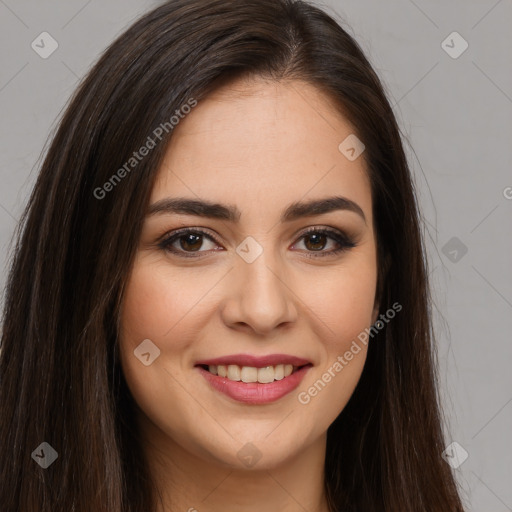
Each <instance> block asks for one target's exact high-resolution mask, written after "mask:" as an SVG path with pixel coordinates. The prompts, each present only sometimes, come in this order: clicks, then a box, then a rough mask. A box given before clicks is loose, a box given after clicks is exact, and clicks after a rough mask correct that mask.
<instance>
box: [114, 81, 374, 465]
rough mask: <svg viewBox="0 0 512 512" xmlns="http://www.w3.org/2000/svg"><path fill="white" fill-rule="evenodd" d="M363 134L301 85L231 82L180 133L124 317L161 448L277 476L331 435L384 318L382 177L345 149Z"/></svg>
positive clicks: (144, 418) (145, 423)
mask: <svg viewBox="0 0 512 512" xmlns="http://www.w3.org/2000/svg"><path fill="white" fill-rule="evenodd" d="M353 133H354V129H353V127H352V126H351V125H350V124H349V123H348V122H347V121H346V120H345V119H344V118H343V117H342V116H341V115H340V114H339V112H338V110H336V108H335V106H334V104H333V103H331V102H330V101H329V99H328V97H326V96H325V95H323V94H322V93H321V92H320V91H319V90H317V89H316V88H315V87H313V86H312V85H308V84H305V83H302V82H298V81H293V82H288V83H284V82H281V83H278V84H276V83H269V82H263V81H253V82H240V81H239V82H236V83H234V84H231V85H229V86H224V87H223V88H222V89H219V90H218V91H217V92H215V93H214V94H212V95H211V96H209V97H208V98H207V99H205V100H202V101H201V102H200V103H199V104H198V105H197V106H196V107H195V108H193V109H192V111H191V112H190V113H189V114H188V115H187V116H186V117H185V118H184V119H182V120H181V121H180V123H179V124H178V125H177V126H176V127H175V128H174V133H173V138H172V141H171V143H170V145H169V147H168V150H167V153H166V157H165V160H164V162H163V165H162V167H161V169H159V173H158V176H157V179H156V182H155V185H154V188H153V190H152V195H151V200H150V205H149V207H148V215H147V217H146V218H145V222H144V227H143V231H142V235H141V238H140V245H139V247H138V251H137V255H136V258H135V261H134V264H133V268H132V271H131V274H130V276H129V281H128V286H127V289H126V291H125V295H124V299H123V305H122V311H121V333H120V353H121V364H122V368H123V372H124V375H125V378H126V381H127V384H128V386H129V388H130V391H131V393H132V395H133V397H134V399H135V401H136V403H137V405H138V407H139V408H140V413H139V417H138V421H139V422H140V425H141V428H143V429H144V431H145V432H146V435H147V437H148V438H150V439H151V440H150V442H151V443H153V444H155V445H158V446H161V447H164V446H166V447H173V449H175V450H181V451H182V452H183V453H188V454H191V455H193V456H194V457H197V458H200V459H201V460H203V461H206V462H211V463H216V464H221V465H223V466H226V467H240V468H241V467H249V465H250V464H251V462H250V459H251V457H253V460H255V459H254V457H256V458H257V459H259V460H258V462H257V466H256V467H258V468H272V467H277V466H278V465H279V464H281V463H283V462H284V461H285V460H287V459H288V458H290V457H293V455H294V454H298V453H299V452H301V451H303V450H305V449H306V448H307V447H311V446H313V445H314V444H315V443H319V442H323V440H324V439H325V435H326V431H327V428H328V427H329V425H330V424H331V423H332V422H333V421H334V419H335V418H336V417H337V416H338V414H339V413H340V412H341V411H342V409H343V408H344V406H345V405H346V403H347V401H348V400H349V398H350V396H351V394H352V392H353V391H354V388H355V386H356V384H357V382H358V380H359V377H360V375H361V372H362V370H363V366H364V362H365V359H366V352H367V346H366V345H364V344H363V343H361V342H357V346H358V348H359V351H357V349H355V346H354V343H353V342H354V340H356V341H357V340H358V335H360V333H361V332H364V330H365V328H368V327H369V326H371V324H372V323H374V322H375V320H376V318H377V314H378V311H377V305H376V303H375V292H376V283H377V259H376V258H377V256H376V255H377V251H376V242H375V233H374V229H373V217H372V205H371V191H370V182H369V180H368V177H367V174H366V171H365V162H364V160H363V155H361V156H360V157H358V158H356V159H353V158H352V159H348V158H347V157H346V156H345V154H343V153H342V152H341V151H340V149H339V148H338V146H339V145H340V143H341V142H342V141H344V140H345V139H346V138H347V137H348V136H349V135H351V134H353ZM334 197H336V198H343V199H342V200H339V201H331V202H330V203H325V202H323V201H325V200H326V199H329V198H334ZM177 198H180V199H182V200H185V201H182V202H181V204H180V205H178V204H177V203H176V201H174V202H172V200H176V199H177ZM187 201H195V203H190V202H187ZM203 202H207V203H208V204H209V205H211V204H213V203H215V204H217V206H216V207H212V208H210V207H207V206H206V205H202V206H201V203H203ZM315 202H319V203H318V205H317V207H316V208H309V207H308V206H312V205H313V203H315ZM219 205H221V206H219ZM230 210H231V211H230ZM144 340H146V341H144ZM351 347H352V349H351ZM347 352H351V353H352V357H350V358H349V357H345V354H346V353H347ZM342 361H343V362H342ZM340 367H341V369H340ZM210 370H211V371H210ZM290 371H292V373H291V374H290V375H289V372H290ZM226 372H227V376H225V374H226ZM215 373H216V375H215ZM240 379H241V380H240ZM255 380H257V382H254V381H255ZM249 443H250V444H249Z"/></svg>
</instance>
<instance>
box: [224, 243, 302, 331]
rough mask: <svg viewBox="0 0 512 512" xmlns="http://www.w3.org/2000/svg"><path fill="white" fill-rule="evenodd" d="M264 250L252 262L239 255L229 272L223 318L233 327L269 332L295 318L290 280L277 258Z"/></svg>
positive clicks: (295, 309)
mask: <svg viewBox="0 0 512 512" xmlns="http://www.w3.org/2000/svg"><path fill="white" fill-rule="evenodd" d="M269 252H270V251H263V253H262V254H261V255H260V256H259V257H258V258H257V259H256V260H255V261H253V262H252V263H247V262H246V261H244V260H243V259H242V258H239V259H238V260H237V262H236V263H235V268H234V269H233V270H232V271H231V272H230V273H229V282H228V283H226V289H227V290H228V291H227V294H226V295H227V297H226V299H225V301H224V302H223V305H222V307H221V316H222V319H223V321H224V323H225V325H227V326H228V327H230V328H232V329H238V330H245V331H252V332H254V333H257V334H259V335H269V334H270V333H272V331H273V330H275V329H276V328H277V327H280V326H284V325H286V324H291V323H293V322H295V321H296V320H297V317H298V314H297V307H296V301H297V297H296V295H295V294H294V292H293V286H292V285H293V283H288V282H286V281H287V280H286V272H285V271H284V270H283V269H282V268H280V267H279V268H277V263H276V260H275V259H273V258H270V257H269V256H268V257H267V255H268V253H269Z"/></svg>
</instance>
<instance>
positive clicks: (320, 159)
mask: <svg viewBox="0 0 512 512" xmlns="http://www.w3.org/2000/svg"><path fill="white" fill-rule="evenodd" d="M351 134H354V128H353V126H352V125H351V124H350V123H349V122H348V121H347V120H346V119H345V118H344V117H343V116H342V114H341V113H340V111H339V109H337V108H336V105H335V104H334V102H332V101H331V99H330V98H329V97H328V96H326V95H325V94H324V93H322V92H321V91H320V90H319V89H317V88H315V87H314V86H312V85H311V84H307V83H305V82H302V81H287V82H269V81H263V80H253V81H241V80H240V81H237V82H234V83H231V84H229V85H227V86H224V87H222V88H220V89H218V90H217V91H215V92H214V93H213V94H211V95H210V96H208V97H207V98H205V99H203V100H201V101H200V102H198V104H197V106H196V107H194V108H193V109H192V111H191V112H190V113H189V114H187V115H186V116H184V118H183V119H181V120H180V122H179V124H178V125H177V126H176V127H175V128H174V130H173V134H172V138H171V141H170V143H169V146H168V148H167V152H166V155H165V158H164V161H163V164H162V167H161V168H160V170H159V172H158V176H157V180H156V182H155V187H154V189H153V193H152V198H151V200H152V202H154V201H157V200H159V199H162V198H164V197H168V196H189V197H196V198H197V197H199V198H205V199H206V198H207V199H210V200H215V201H219V202H226V201H227V202H229V203H231V204H237V205H238V206H239V209H240V210H241V211H242V212H243V210H244V209H247V208H249V206H252V207H253V208H254V207H258V206H259V207H260V208H265V209H267V210H268V209H269V208H272V207H276V206H279V205H282V204H284V203H286V204H288V203H291V202H293V201H297V200H299V199H301V198H304V199H307V198H318V197H323V196H326V195H331V196H332V195H334V194H337V195H343V196H346V197H348V198H350V199H351V200H354V201H356V202H357V203H358V204H360V206H361V207H362V208H363V209H364V210H365V213H367V216H369V217H370V216H371V192H370V185H369V180H368V177H367V173H366V165H365V161H364V158H363V157H362V156H360V157H359V158H357V159H356V160H354V161H350V160H349V159H347V158H346V157H345V156H344V154H342V153H341V152H340V150H339V145H340V143H341V142H342V141H343V140H344V139H346V138H347V137H348V136H350V135H351ZM242 216H243V214H242Z"/></svg>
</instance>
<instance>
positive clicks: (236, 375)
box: [228, 364, 240, 380]
mask: <svg viewBox="0 0 512 512" xmlns="http://www.w3.org/2000/svg"><path fill="white" fill-rule="evenodd" d="M228 379H229V380H240V367H239V366H237V365H236V364H230V365H229V366H228Z"/></svg>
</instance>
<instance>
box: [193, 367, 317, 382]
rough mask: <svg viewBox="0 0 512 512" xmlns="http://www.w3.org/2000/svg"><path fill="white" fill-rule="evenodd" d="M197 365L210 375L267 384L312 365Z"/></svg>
mask: <svg viewBox="0 0 512 512" xmlns="http://www.w3.org/2000/svg"><path fill="white" fill-rule="evenodd" d="M197 366H199V367H201V368H203V369H204V370H207V371H208V372H210V373H211V374H212V375H217V376H218V377H224V378H226V379H228V380H231V381H234V382H245V383H251V382H257V383H259V384H269V383H271V382H274V381H276V380H282V379H284V378H286V377H289V376H290V375H292V374H293V373H295V372H296V371H297V370H300V369H301V368H304V367H306V366H312V364H311V363H309V364H305V365H302V366H293V365H291V364H276V365H271V366H265V367H262V368H257V367H255V366H239V365H236V364H230V365H222V364H219V365H213V364H211V365H206V364H200V365H197Z"/></svg>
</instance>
